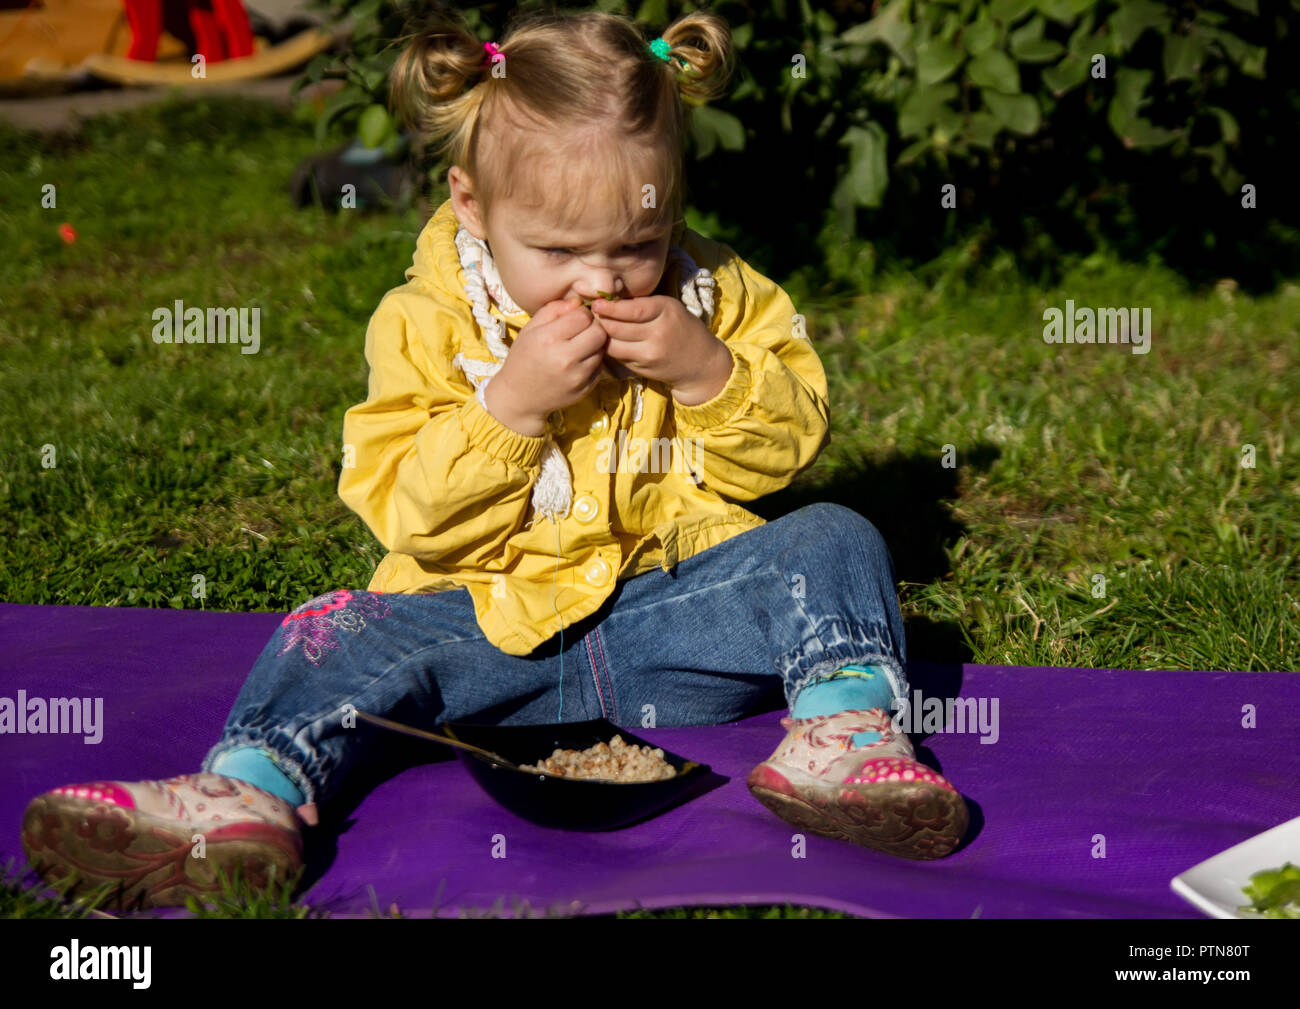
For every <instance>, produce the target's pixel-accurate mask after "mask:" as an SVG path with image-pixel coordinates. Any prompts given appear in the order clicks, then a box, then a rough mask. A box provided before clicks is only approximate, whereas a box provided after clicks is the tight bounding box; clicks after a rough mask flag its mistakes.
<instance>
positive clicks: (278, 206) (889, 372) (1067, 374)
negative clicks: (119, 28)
mask: <svg viewBox="0 0 1300 1009" xmlns="http://www.w3.org/2000/svg"><path fill="white" fill-rule="evenodd" d="M235 138H238V139H237V140H236V139H235ZM313 149H314V144H313V141H312V139H311V136H310V131H309V129H308V128H307V127H306V126H305V125H303V124H302V123H300V122H297V121H295V120H294V119H293V118H290V117H288V116H286V115H284V114H282V113H279V112H276V111H275V110H273V109H271V108H270V107H268V106H264V105H261V104H258V103H251V102H244V101H238V100H230V99H227V100H219V101H218V100H203V101H196V102H191V103H181V104H172V105H168V106H165V107H161V108H151V109H144V110H140V111H137V112H132V113H129V114H126V115H123V116H114V117H110V118H103V119H97V120H93V121H92V122H90V123H89V124H88V125H87V126H86V127H85V128H84V130H83V131H82V132H81V133H80V134H79V135H78V136H77V137H76V138H74V139H72V140H69V141H47V140H42V139H40V138H37V137H36V136H35V135H31V134H25V133H15V132H13V131H12V130H10V129H9V128H7V127H0V247H2V248H4V249H5V250H6V253H7V254H6V255H5V256H4V257H0V369H2V371H0V390H2V391H3V395H2V396H0V425H2V426H3V431H4V437H3V438H2V439H0V495H2V496H3V499H4V502H5V507H4V509H3V511H2V512H0V598H2V599H5V600H7V601H10V602H23V603H48V604H78V605H95V606H154V607H175V608H191V609H192V608H198V607H200V606H203V607H206V608H211V609H216V610H230V611H249V610H272V611H285V610H288V609H290V608H292V607H293V606H295V605H297V604H299V603H301V602H302V601H303V600H304V599H308V598H310V597H312V596H314V595H316V594H318V593H319V592H321V591H323V590H325V589H327V588H329V587H334V586H339V585H353V586H364V585H365V584H366V583H368V581H369V579H370V575H371V572H372V571H373V569H374V566H375V565H376V564H377V563H378V562H379V560H380V559H381V558H382V556H383V550H382V548H381V547H380V546H379V544H378V543H377V542H375V540H374V539H373V538H372V537H371V536H370V534H369V532H368V531H367V530H366V529H365V527H364V525H363V524H362V523H361V522H360V520H359V519H357V518H356V517H355V516H354V515H353V514H352V513H351V512H350V511H348V509H347V508H346V507H344V505H343V504H342V503H341V502H340V501H339V499H338V497H337V496H336V494H335V487H336V483H337V479H338V474H339V468H340V458H339V451H340V446H339V440H340V435H341V430H342V419H343V413H344V411H345V410H346V409H347V408H348V407H349V406H351V405H352V404H354V403H357V402H359V401H361V400H362V399H364V397H365V393H366V379H367V370H366V364H365V361H364V358H363V356H362V346H363V338H364V334H365V327H366V323H367V320H368V319H369V317H370V313H371V312H372V311H373V309H374V307H375V306H376V305H377V304H378V302H379V299H380V297H381V296H382V295H383V294H384V292H385V291H387V290H388V289H390V288H391V287H394V286H397V285H398V284H400V283H402V280H403V277H402V273H403V270H404V269H405V268H406V267H407V266H408V265H409V264H410V258H411V253H412V250H413V243H414V240H415V236H416V234H417V233H418V231H419V228H420V226H421V223H422V222H421V220H420V218H419V215H418V212H417V211H416V210H414V209H405V210H399V211H396V212H394V213H391V214H377V215H363V214H358V213H347V212H345V213H342V214H339V215H329V214H324V213H320V212H316V211H309V212H301V211H297V210H295V209H293V208H292V207H291V206H290V205H289V202H288V199H287V196H286V195H285V185H286V181H287V179H288V178H289V176H290V175H291V173H292V171H293V169H294V167H295V166H296V165H297V164H298V162H299V161H300V160H301V159H302V158H303V157H304V156H306V155H307V154H309V153H311V152H312V150H313ZM46 183H52V184H54V185H55V186H56V193H57V200H58V206H57V209H44V208H42V207H41V205H40V198H41V186H42V185H44V184H46ZM691 220H692V223H699V222H702V221H703V220H704V219H703V218H701V217H699V216H698V215H695V214H694V212H693V213H692V217H691ZM63 221H69V222H71V223H72V225H73V226H74V227H75V228H76V229H77V231H78V239H77V241H76V242H75V243H74V244H71V245H66V244H64V243H63V241H62V240H61V239H60V238H59V236H58V232H57V228H58V225H59V224H60V223H61V222H63ZM864 255H865V253H864ZM755 265H756V267H757V268H759V269H760V270H761V269H762V264H761V263H756V264H755ZM870 277H871V279H870V281H869V283H867V284H865V285H863V289H862V290H860V291H858V292H856V293H853V294H852V295H844V294H834V293H831V292H830V291H829V289H828V288H827V287H826V286H825V285H824V284H823V280H822V277H821V275H820V274H819V273H818V272H817V271H815V270H812V269H810V270H809V271H808V272H807V273H805V274H801V275H799V276H796V277H791V278H779V279H781V280H782V281H783V282H784V283H785V284H786V286H787V290H789V291H790V293H791V295H792V296H793V297H794V299H795V303H796V306H797V307H798V308H799V310H800V311H801V312H804V313H805V314H806V315H807V317H808V326H809V334H810V336H811V337H812V339H813V341H814V343H815V345H816V346H817V349H818V352H819V353H820V355H821V357H822V360H823V362H824V363H825V366H826V370H827V374H828V377H829V380H830V385H831V400H832V422H833V430H832V443H831V445H830V446H829V447H828V448H827V450H826V452H825V453H824V454H823V456H822V457H821V459H820V460H819V461H818V463H817V464H816V466H814V467H813V468H812V469H811V470H810V471H808V472H807V473H805V474H803V475H802V476H801V478H800V479H799V480H798V481H797V482H796V484H795V485H794V486H792V487H791V488H790V489H789V490H788V491H786V492H783V493H782V494H779V495H774V496H773V497H772V498H769V499H767V500H766V501H764V502H761V503H759V504H758V505H756V506H755V509H756V510H758V511H760V512H761V513H763V514H765V515H768V516H769V517H771V516H772V515H774V514H779V513H780V512H781V511H783V510H787V509H788V508H790V507H795V506H797V505H799V504H802V503H807V502H809V501H814V500H837V501H841V502H842V503H845V504H850V505H851V506H852V507H854V508H855V509H856V510H858V511H860V512H862V513H863V514H864V515H866V516H867V517H868V518H870V519H871V520H872V521H873V522H875V523H876V524H877V526H879V527H880V529H881V531H882V532H883V533H884V534H885V537H886V540H887V541H888V542H889V544H890V548H891V551H892V552H893V556H894V560H895V566H896V570H897V573H898V575H899V578H900V580H901V581H902V583H903V584H902V587H901V598H902V602H903V607H904V613H905V616H906V617H907V620H908V642H909V655H910V656H911V657H912V658H923V659H942V660H948V661H974V662H985V663H1003V664H1013V663H1014V664H1021V665H1062V666H1090V667H1106V668H1138V669H1238V670H1295V669H1297V668H1300V646H1298V644H1297V640H1298V635H1297V629H1298V628H1300V592H1298V591H1297V582H1298V578H1300V558H1298V556H1297V547H1296V544H1298V543H1300V508H1297V498H1298V496H1300V463H1298V462H1297V459H1300V433H1297V431H1296V424H1295V419H1296V418H1295V412H1296V406H1295V404H1297V403H1300V360H1298V359H1300V350H1298V349H1297V336H1298V334H1297V327H1298V323H1297V320H1300V287H1297V286H1296V285H1285V286H1283V287H1282V288H1281V289H1280V290H1278V291H1277V292H1276V293H1274V294H1272V295H1270V296H1268V297H1263V298H1247V297H1244V296H1242V295H1240V294H1238V293H1234V285H1233V284H1232V283H1231V282H1230V281H1231V278H1225V282H1224V283H1222V284H1221V285H1220V286H1219V287H1218V288H1216V289H1213V290H1206V291H1195V290H1189V289H1188V288H1187V286H1186V285H1185V284H1184V283H1183V282H1182V281H1181V280H1180V278H1179V277H1178V276H1176V275H1175V274H1173V273H1171V272H1170V271H1169V270H1167V269H1165V268H1164V267H1162V266H1161V264H1160V263H1159V262H1156V261H1152V262H1150V263H1145V264H1131V263H1121V262H1118V261H1116V260H1115V258H1114V257H1112V256H1109V255H1107V254H1106V253H1104V252H1102V253H1098V254H1097V255H1095V256H1092V257H1090V258H1088V259H1086V260H1082V261H1080V262H1078V263H1077V264H1076V265H1075V267H1074V269H1073V270H1072V272H1070V273H1069V274H1068V275H1067V277H1066V278H1065V280H1064V281H1063V282H1062V283H1061V284H1060V285H1059V287H1056V288H1053V289H1048V290H1043V289H1039V288H1038V287H1036V286H1035V285H1033V284H1032V283H1029V282H1027V281H1025V280H1023V279H1022V278H1021V277H1020V276H1019V275H1018V273H1017V271H1016V269H1015V264H1014V262H1013V261H1011V259H1010V258H1009V257H1006V256H1001V257H998V256H996V255H995V256H993V257H989V256H987V255H986V256H984V257H983V258H981V259H978V261H977V257H975V256H974V255H973V250H972V249H969V248H955V249H953V250H951V253H950V255H947V256H945V257H943V258H942V259H941V260H939V261H936V262H935V263H932V264H930V265H928V266H927V267H925V268H923V269H921V270H918V271H917V272H916V273H915V274H903V273H889V272H884V271H875V272H871V273H870ZM1067 298H1068V299H1072V300H1073V301H1074V302H1075V304H1076V305H1087V306H1093V307H1096V306H1117V307H1118V306H1128V305H1138V306H1149V307H1150V308H1151V310H1152V320H1153V329H1154V333H1153V336H1152V350H1151V353H1150V354H1148V355H1145V356H1142V355H1133V354H1131V353H1130V352H1129V348H1127V347H1122V346H1121V347H1105V346H1102V347H1098V346H1070V345H1066V346H1049V345H1047V344H1045V343H1044V342H1043V340H1042V335H1041V334H1042V329H1043V321H1042V315H1043V310H1044V308H1046V307H1047V306H1058V307H1059V306H1063V305H1064V304H1065V301H1066V299H1067ZM176 299H181V300H183V301H184V302H185V303H186V304H191V305H204V306H214V305H240V306H247V307H252V306H258V307H260V308H261V309H262V327H261V341H262V345H261V351H260V353H258V354H255V355H243V354H240V353H239V351H238V350H237V349H236V348H234V347H228V346H227V347H222V346H204V347H185V348H183V349H178V348H175V347H166V346H158V345H155V344H154V343H153V341H152V338H151V331H152V328H153V322H152V319H151V313H152V311H153V309H154V308H156V307H160V306H170V305H171V304H172V302H173V301H175V300H176ZM1247 445H1251V446H1254V452H1255V465H1254V467H1253V468H1243V467H1242V465H1241V464H1240V461H1241V458H1242V453H1243V447H1244V446H1247ZM46 446H52V451H53V461H54V463H55V465H54V466H52V467H49V468H46V467H44V466H43V465H42V459H43V455H44V456H45V457H46V458H48V456H49V453H50V451H51V449H49V448H46ZM946 446H951V449H950V450H948V451H950V452H951V454H952V459H953V461H954V463H955V465H954V466H952V467H945V466H944V465H943V457H944V454H945V451H946ZM198 575H201V576H202V578H203V580H204V582H205V586H206V597H205V598H202V599H199V598H195V596H194V595H193V594H192V586H193V585H194V584H195V582H194V579H195V576H198ZM1097 576H1101V577H1103V578H1104V579H1105V594H1104V596H1100V597H1096V596H1094V595H1093V592H1094V587H1095V586H1096V584H1097V583H1096V581H1095V579H1096V578H1097ZM13 901H14V898H13V897H12V895H7V896H4V897H3V898H0V913H9V912H11V911H13V910H14V908H15V906H16V905H15V904H14V903H13ZM223 913H231V914H234V913H235V911H234V910H232V909H231V908H226V909H225V912H223ZM683 913H685V912H683ZM690 913H691V914H695V913H697V912H696V911H692V912H690ZM734 913H737V914H740V915H742V916H747V917H754V916H764V915H767V914H771V913H776V914H782V913H784V912H782V911H780V910H775V911H772V910H766V909H753V908H747V909H741V910H740V911H738V912H734ZM789 913H791V914H794V915H798V914H800V913H801V912H789ZM814 913H816V914H826V915H827V916H839V915H836V914H834V913H833V912H814ZM636 914H653V915H655V916H660V917H666V916H673V915H674V914H675V912H636Z"/></svg>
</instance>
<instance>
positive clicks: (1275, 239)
mask: <svg viewBox="0 0 1300 1009" xmlns="http://www.w3.org/2000/svg"><path fill="white" fill-rule="evenodd" d="M323 3H324V6H326V7H327V8H328V9H329V10H330V11H331V12H332V13H333V14H334V15H336V16H343V15H347V16H349V17H351V18H352V20H353V22H354V23H355V25H356V30H355V33H354V36H353V43H352V49H351V52H349V53H348V54H347V55H346V56H344V57H342V58H338V57H335V56H322V57H318V58H317V59H316V60H314V61H313V62H312V64H311V65H310V66H309V67H308V70H307V73H306V75H305V77H304V81H306V80H315V79H319V78H320V77H322V76H326V77H328V76H337V77H342V78H343V79H344V80H345V81H346V85H345V87H344V89H343V90H342V91H341V92H340V93H339V94H338V95H336V96H335V97H334V98H333V100H332V101H331V102H330V103H329V105H328V106H327V108H326V109H325V112H324V113H323V115H322V117H321V123H320V126H321V129H322V130H324V129H325V128H326V126H327V125H328V123H329V122H330V121H332V120H333V119H334V118H335V117H339V118H341V119H342V120H343V121H344V122H345V123H352V122H354V121H355V122H356V123H357V124H358V128H359V129H360V131H361V135H362V137H363V139H364V140H365V141H366V142H367V143H371V144H372V145H377V144H379V143H388V144H394V143H395V142H396V135H395V132H394V128H393V125H392V123H391V121H390V120H389V118H388V117H387V113H386V111H385V109H384V108H383V105H384V103H385V97H386V90H385V89H386V74H387V72H388V69H389V68H390V67H391V65H392V62H393V59H394V58H395V56H396V53H395V50H394V49H393V48H391V47H390V46H389V42H390V40H391V39H393V38H395V37H396V36H397V35H398V34H399V32H400V30H401V28H402V26H403V24H404V23H405V18H406V17H407V16H408V15H409V14H411V13H412V12H416V13H418V12H420V11H424V10H427V9H429V8H430V7H431V6H433V5H432V4H429V3H427V2H416V3H408V4H402V5H400V7H399V5H396V4H394V3H391V2H388V0H323ZM538 6H541V5H540V4H538V3H532V2H525V3H522V4H519V5H513V4H509V5H508V4H499V3H485V4H472V5H465V6H463V7H462V10H463V12H464V14H465V16H466V18H467V20H468V21H469V23H470V24H471V26H472V27H473V28H474V29H475V31H477V32H478V34H479V35H480V37H481V38H483V40H484V41H489V40H492V39H494V38H496V37H497V34H498V32H500V31H503V30H504V27H505V25H506V23H507V20H508V17H509V14H510V13H511V12H512V11H513V10H516V9H520V10H531V9H535V8H537V7H538ZM554 6H559V7H577V8H587V9H591V8H593V7H594V8H595V9H601V10H607V11H608V10H612V11H616V12H619V13H623V14H630V15H631V16H632V17H633V18H634V19H635V20H636V21H637V22H639V23H642V24H644V25H646V26H647V33H648V35H651V36H652V35H653V34H655V32H656V31H657V30H659V29H661V28H663V27H664V26H665V25H666V24H667V23H668V22H670V21H671V20H672V19H673V18H675V17H676V16H678V15H679V14H680V13H682V12H683V11H686V10H693V9H697V7H698V6H699V5H694V4H686V3H678V2H669V0H646V2H643V3H640V4H635V5H630V4H625V3H622V2H618V0H613V2H610V0H605V2H601V3H597V4H594V5H591V4H581V5H577V4H563V3H561V4H558V5H554ZM711 9H713V10H715V11H716V12H717V13H718V14H719V15H720V16H722V17H723V18H724V19H725V20H726V21H727V22H728V23H729V24H730V25H731V28H732V32H733V41H734V44H735V46H736V49H737V56H738V61H737V68H738V72H737V77H736V79H735V80H734V82H733V87H732V91H731V93H730V95H729V96H728V97H727V98H726V99H724V100H723V101H722V102H718V103H714V105H712V106H702V107H699V108H695V109H692V110H691V112H690V125H691V130H690V148H691V150H690V152H689V153H690V155H691V159H690V162H688V165H689V172H688V182H689V185H690V188H691V190H692V192H693V193H694V194H695V196H696V197H697V198H696V199H695V201H694V202H695V203H697V204H698V205H701V206H707V207H709V208H710V210H711V211H714V212H715V213H716V214H717V219H718V225H719V228H720V230H721V237H724V238H727V239H729V240H733V241H736V242H739V243H740V244H741V245H743V246H744V247H746V248H747V249H749V250H750V251H751V252H755V253H757V254H761V255H763V256H764V258H765V261H766V262H767V263H768V265H769V266H770V267H771V268H772V269H774V270H781V269H787V270H788V269H793V268H794V267H796V266H797V265H798V264H799V263H800V262H806V261H807V258H808V257H807V252H808V249H809V248H810V246H812V245H814V244H820V245H821V247H822V248H824V249H826V250H827V253H828V255H829V254H832V253H842V251H843V247H844V244H845V242H846V241H848V242H849V243H850V245H851V246H853V247H855V248H858V247H860V245H861V243H853V242H852V240H853V239H857V238H859V237H860V236H864V235H870V236H873V238H874V239H875V240H876V241H877V242H878V244H880V245H881V246H882V249H881V253H882V254H884V255H890V256H894V257H903V258H905V259H910V260H913V261H923V260H927V259H930V258H932V257H934V256H935V255H937V254H939V253H941V252H943V251H944V250H945V249H949V248H951V247H953V246H955V245H958V244H959V243H961V242H962V241H963V240H965V241H967V242H972V241H973V247H974V248H975V249H976V251H977V256H976V258H978V253H979V251H980V250H981V249H982V248H984V247H992V246H997V245H1001V246H1006V247H1010V248H1012V249H1013V250H1014V251H1016V252H1017V253H1018V254H1019V258H1020V262H1021V265H1022V267H1025V268H1027V269H1031V270H1032V269H1035V268H1039V269H1045V270H1046V271H1048V273H1052V272H1054V271H1055V270H1057V269H1058V268H1059V265H1060V262H1061V260H1062V257H1063V255H1065V254H1066V253H1068V252H1070V251H1072V250H1074V251H1080V252H1088V251H1091V250H1093V249H1095V248H1096V247H1097V246H1098V245H1104V244H1113V245H1116V246H1118V247H1119V248H1120V250H1121V251H1122V252H1124V253H1125V254H1130V255H1133V256H1135V257H1136V258H1138V259H1145V258H1146V256H1147V254H1149V253H1150V252H1152V251H1154V252H1157V253H1160V254H1163V255H1165V256H1166V257H1167V258H1169V259H1170V260H1171V261H1172V262H1173V263H1174V265H1176V266H1178V265H1181V266H1182V267H1183V268H1184V269H1187V270H1189V271H1191V272H1193V273H1196V272H1198V271H1199V272H1202V273H1204V275H1205V276H1204V278H1202V279H1215V278H1216V277H1217V276H1221V275H1222V274H1223V272H1224V271H1225V270H1228V271H1230V272H1233V275H1236V276H1237V277H1238V280H1239V281H1240V282H1241V283H1242V284H1243V286H1245V287H1247V288H1250V287H1262V286H1268V285H1269V284H1271V283H1273V282H1274V281H1275V280H1276V279H1277V277H1278V276H1279V275H1281V274H1285V273H1288V272H1293V271H1294V269H1295V268H1296V266H1297V265H1300V242H1298V241H1297V237H1296V235H1297V233H1296V230H1295V229H1296V226H1297V225H1300V213H1297V205H1298V204H1297V198H1296V196H1295V195H1294V194H1293V193H1292V192H1291V189H1292V187H1291V185H1290V180H1289V178H1288V176H1287V173H1286V172H1284V171H1283V170H1282V166H1283V165H1284V163H1285V158H1286V157H1287V153H1286V151H1285V148H1284V146H1283V144H1284V140H1283V138H1284V137H1285V135H1286V133H1287V131H1293V130H1294V123H1295V120H1296V117H1297V114H1298V113H1300V88H1297V86H1296V84H1297V80H1296V77H1297V67H1300V47H1298V46H1297V38H1298V37H1300V23H1298V22H1297V18H1296V11H1297V10H1300V0H1264V2H1262V3H1261V2H1258V0H1227V2H1222V3H1210V4H1205V5H1199V6H1198V5H1193V4H1184V3H1158V2H1155V0H1122V2H1120V3H1114V2H1097V0H1038V2H1034V0H992V2H989V3H981V2H978V0H933V2H929V0H891V2H889V3H885V4H881V3H879V2H877V3H874V4H872V5H871V7H870V8H868V6H867V4H865V3H863V2H857V0H832V2H830V3H828V4H827V5H825V6H824V7H821V8H820V9H816V10H814V9H813V7H812V5H811V4H810V3H809V2H808V0H797V2H787V0H771V2H767V3H763V4H752V5H751V4H749V3H742V2H732V0H723V2H720V3H717V4H714V5H711ZM722 106H725V108H724V107H722ZM755 163H757V164H761V165H762V166H763V171H761V172H755V171H753V165H754V164H755ZM948 184H951V185H952V186H953V187H955V190H954V191H952V192H950V193H949V194H948V196H949V197H950V198H949V199H948V200H946V201H945V200H943V199H942V197H943V193H942V187H943V186H945V185H948ZM1245 184H1250V185H1252V186H1254V187H1255V191H1256V199H1257V200H1259V201H1260V204H1259V206H1260V211H1261V212H1260V213H1258V214H1253V215H1252V214H1251V213H1249V212H1247V211H1245V210H1244V208H1243V207H1242V190H1241V187H1242V186H1243V185H1245ZM777 208H779V213H774V211H776V210H777ZM1189 210H1191V211H1194V212H1191V213H1189ZM953 211H957V213H953ZM1180 257H1181V259H1182V260H1183V262H1181V263H1180V262H1179V259H1180ZM832 258H834V256H832ZM869 258H872V259H873V261H874V254H873V255H872V256H871V257H869ZM857 260H858V261H859V265H860V260H861V256H858V257H857ZM844 277H845V279H848V274H844ZM858 279H860V278H858Z"/></svg>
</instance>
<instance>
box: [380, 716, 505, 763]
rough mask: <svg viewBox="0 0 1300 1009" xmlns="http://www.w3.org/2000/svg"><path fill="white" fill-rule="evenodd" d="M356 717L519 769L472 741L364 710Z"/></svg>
mask: <svg viewBox="0 0 1300 1009" xmlns="http://www.w3.org/2000/svg"><path fill="white" fill-rule="evenodd" d="M357 717H358V718H363V719H365V720H366V721H367V722H371V723H373V724H375V725H380V726H383V727H384V728H385V729H392V730H393V731H394V732H402V733H405V734H406V735H408V736H417V737H418V738H420V739H431V740H433V741H434V742H435V743H443V744H445V745H447V746H454V747H456V748H457V749H461V750H468V751H469V752H470V753H477V754H478V755H479V756H481V757H487V758H488V759H489V760H491V761H492V762H493V763H496V764H500V765H501V766H502V767H508V768H510V769H511V770H515V771H518V770H520V768H519V766H518V765H517V764H512V763H511V762H510V761H508V760H506V758H505V757H502V756H500V755H498V754H495V753H493V752H492V751H491V750H485V749H483V748H482V747H480V746H474V745H473V744H472V743H462V742H461V741H460V740H459V739H449V738H448V737H447V736H440V735H438V734H437V733H436V732H428V731H427V730H425V729H416V728H412V727H411V726H409V725H402V724H401V723H400V722H390V721H389V720H388V719H387V718H380V717H379V716H378V715H371V714H369V713H367V712H365V711H358V712H357Z"/></svg>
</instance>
